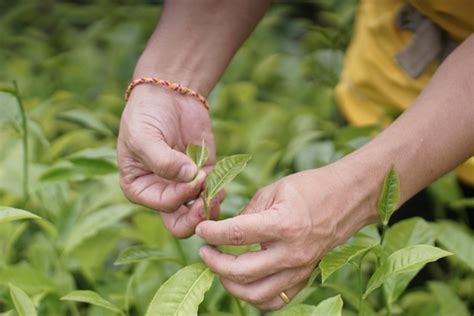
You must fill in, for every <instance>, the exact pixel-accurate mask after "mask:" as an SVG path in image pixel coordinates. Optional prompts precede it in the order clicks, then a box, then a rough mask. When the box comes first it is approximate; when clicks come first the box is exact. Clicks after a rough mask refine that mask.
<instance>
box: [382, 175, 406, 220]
mask: <svg viewBox="0 0 474 316" xmlns="http://www.w3.org/2000/svg"><path fill="white" fill-rule="evenodd" d="M399 201H400V180H399V179H398V175H397V172H396V171H395V169H394V168H393V167H391V168H390V170H389V171H388V172H387V174H386V175H385V178H384V180H383V188H382V193H381V194H380V198H379V201H378V203H377V209H378V210H379V215H380V219H381V220H382V224H384V225H387V224H388V220H389V219H390V216H392V214H393V212H395V210H396V209H397V207H398V203H399Z"/></svg>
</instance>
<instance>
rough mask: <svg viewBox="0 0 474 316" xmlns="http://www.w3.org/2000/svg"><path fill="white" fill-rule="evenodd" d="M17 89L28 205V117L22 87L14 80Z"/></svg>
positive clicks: (24, 198)
mask: <svg viewBox="0 0 474 316" xmlns="http://www.w3.org/2000/svg"><path fill="white" fill-rule="evenodd" d="M13 87H14V89H15V97H16V99H17V101H18V106H19V108H20V114H21V129H22V143H23V204H24V205H26V203H27V202H28V198H29V170H28V160H29V154H28V119H27V117H26V112H25V108H24V107H23V102H22V100H21V97H20V89H19V88H18V84H17V83H16V81H13Z"/></svg>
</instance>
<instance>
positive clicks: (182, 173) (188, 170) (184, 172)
mask: <svg viewBox="0 0 474 316" xmlns="http://www.w3.org/2000/svg"><path fill="white" fill-rule="evenodd" d="M196 172H197V169H196V167H195V166H193V165H184V166H182V167H181V169H180V170H179V173H178V177H177V179H178V180H179V181H183V182H189V181H191V180H192V179H194V176H195V175H196Z"/></svg>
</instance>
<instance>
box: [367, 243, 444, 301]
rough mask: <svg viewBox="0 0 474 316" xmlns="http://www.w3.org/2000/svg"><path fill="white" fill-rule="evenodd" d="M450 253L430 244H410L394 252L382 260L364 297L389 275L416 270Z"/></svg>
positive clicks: (370, 280)
mask: <svg viewBox="0 0 474 316" xmlns="http://www.w3.org/2000/svg"><path fill="white" fill-rule="evenodd" d="M449 255H452V253H450V252H447V251H444V250H442V249H440V248H437V247H433V246H428V245H415V246H409V247H406V248H403V249H400V250H398V251H396V252H394V253H393V254H391V255H390V256H389V257H388V258H386V259H385V260H383V261H382V264H381V265H380V267H379V268H378V269H377V270H376V271H375V272H374V274H373V275H372V277H371V278H370V279H369V282H368V284H367V290H366V291H365V294H364V298H365V297H367V296H368V295H369V294H370V293H371V292H372V291H373V290H375V289H376V288H378V287H379V286H381V285H382V283H383V282H385V281H386V280H387V279H388V278H389V277H392V276H395V275H398V274H401V273H405V272H412V271H415V270H417V269H420V267H423V266H424V265H425V264H427V263H429V262H433V261H436V260H438V259H440V258H443V257H446V256H449Z"/></svg>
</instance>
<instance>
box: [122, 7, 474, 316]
mask: <svg viewBox="0 0 474 316" xmlns="http://www.w3.org/2000/svg"><path fill="white" fill-rule="evenodd" d="M267 6H268V2H267V1H253V0H245V1H244V0H242V1H238V2H237V1H231V0H229V1H217V0H216V1H214V0H206V1H204V0H202V1H199V3H198V2H197V1H194V2H191V1H186V0H173V1H167V2H165V5H164V10H163V13H162V16H161V19H160V22H159V24H158V26H157V28H156V30H155V32H154V34H153V35H152V37H151V39H150V42H149V43H148V46H147V48H146V49H145V51H144V53H143V55H142V57H141V58H140V60H139V62H138V64H137V67H136V70H135V74H134V78H140V77H159V78H162V79H167V80H170V81H174V82H179V83H181V84H183V85H185V86H188V87H190V88H192V89H194V90H196V91H198V92H200V93H201V94H203V95H204V96H207V95H208V93H209V92H210V91H211V89H212V87H213V86H214V85H215V84H216V82H217V81H218V80H219V78H220V76H221V75H222V73H223V71H224V69H225V68H226V66H227V64H228V63H229V61H230V59H231V58H232V56H233V55H234V53H235V51H236V50H237V49H238V47H240V45H241V44H242V42H243V41H244V40H245V38H246V37H247V36H248V35H249V34H250V32H251V31H252V30H253V29H254V27H255V25H256V24H257V23H258V21H259V20H260V18H261V17H262V16H263V14H264V12H265V10H266V8H267ZM178 21H179V22H178ZM184 39H185V40H184ZM203 69H205V71H203ZM473 69H474V35H471V36H470V37H469V38H468V39H467V40H465V42H464V43H462V44H461V45H460V46H459V47H458V48H457V49H456V50H455V51H454V52H453V53H452V54H451V55H450V57H449V58H448V59H447V60H445V62H443V64H442V65H441V66H440V68H439V69H438V71H437V72H436V74H435V76H434V77H433V79H432V80H431V82H430V83H429V85H428V86H427V87H426V88H425V89H424V91H423V92H422V93H421V95H420V96H419V97H418V98H417V99H416V101H415V102H414V103H413V104H412V106H411V107H410V108H409V109H408V110H407V111H405V113H403V114H402V115H401V116H400V117H399V118H398V119H397V120H396V121H395V122H394V123H393V124H391V125H390V126H389V127H388V128H387V129H386V130H384V131H383V132H382V133H380V134H379V135H378V136H377V137H375V138H374V139H373V140H372V141H371V142H369V143H368V144H367V145H365V146H364V147H362V148H360V149H359V150H357V151H355V152H353V153H352V154H350V155H348V156H346V157H344V158H343V159H341V160H339V161H337V162H335V163H333V164H331V165H328V166H325V167H323V168H319V169H315V170H308V171H304V172H299V173H296V174H293V175H290V176H288V177H284V178H282V179H280V180H279V181H277V182H275V183H273V184H271V185H269V186H267V187H265V188H262V189H261V190H259V191H258V192H257V193H256V194H255V196H254V197H253V199H252V200H251V201H250V203H249V204H248V205H247V206H246V208H245V209H244V210H243V211H242V212H241V214H240V215H239V216H236V217H234V218H231V219H226V220H222V221H214V220H204V212H203V207H202V203H201V202H200V201H196V202H195V203H192V204H191V205H189V203H188V204H187V205H188V206H187V205H186V202H188V201H193V200H194V199H195V198H196V196H198V194H199V192H200V191H201V189H202V184H203V181H204V178H205V175H206V172H208V171H209V170H210V168H212V166H213V164H214V161H215V147H214V142H213V137H212V129H211V122H210V119H209V116H208V113H207V112H206V110H205V109H204V108H203V107H202V105H201V104H200V103H199V102H198V101H196V100H195V99H193V98H191V97H185V96H182V95H179V94H177V93H174V92H170V91H167V90H165V89H163V88H160V87H156V86H152V85H142V86H138V87H137V88H135V89H134V91H133V93H132V95H131V97H130V100H129V102H128V103H127V106H126V108H125V111H124V113H123V115H122V121H121V126H120V135H119V140H118V159H119V166H120V175H121V187H122V189H123V191H124V193H125V195H126V196H127V197H128V198H129V199H130V200H131V201H133V202H135V203H139V204H142V205H145V206H148V207H151V208H153V209H156V210H159V211H160V214H161V217H162V219H163V221H164V223H165V225H166V227H167V228H168V229H169V230H170V231H171V232H172V233H173V234H174V235H175V236H177V237H181V238H182V237H187V236H190V235H192V234H193V233H196V234H197V235H198V236H200V237H202V238H203V239H204V240H205V241H206V242H207V243H208V244H209V245H216V246H217V245H244V244H253V243H260V244H261V245H262V250H261V251H258V252H253V253H244V254H242V255H240V256H232V255H228V254H224V253H220V252H219V251H218V250H216V248H214V247H212V246H209V245H208V246H204V247H202V248H201V249H200V255H201V257H202V259H203V261H205V263H206V264H207V265H208V266H209V267H210V269H211V270H212V271H214V272H215V273H216V274H217V275H218V276H219V277H220V280H221V282H222V284H223V285H224V287H225V288H226V289H227V291H229V292H230V293H231V294H232V295H234V296H236V297H238V298H241V299H243V300H245V301H248V302H250V303H252V304H253V305H255V306H256V307H258V308H260V309H263V310H274V309H279V308H281V307H282V306H283V304H284V303H283V301H282V300H281V298H280V297H279V293H280V292H282V291H285V293H286V294H287V295H288V297H289V298H290V299H291V298H293V297H294V296H295V295H296V294H297V293H298V292H299V291H300V290H301V289H302V288H303V287H304V286H305V283H306V281H307V279H308V278H309V275H310V273H311V271H312V270H313V269H314V267H315V266H316V265H317V263H318V262H319V260H320V259H321V257H322V256H323V255H324V254H325V253H327V252H328V251H329V250H330V249H332V248H334V247H335V246H337V245H339V244H341V243H343V242H344V241H346V240H347V239H349V238H350V237H351V236H352V235H353V234H354V233H355V232H357V231H358V230H359V229H360V228H362V227H364V226H365V225H367V224H370V223H374V222H376V221H377V220H378V216H377V211H376V202H377V199H378V196H379V194H380V190H381V186H382V181H383V177H384V175H385V173H386V172H387V170H388V169H389V168H390V166H394V167H395V169H396V170H397V172H398V174H399V176H400V182H401V203H404V202H405V201H406V200H407V199H409V198H410V197H412V196H413V195H414V194H415V193H417V192H418V191H420V190H421V189H423V188H424V187H426V186H427V185H429V184H430V183H431V182H433V181H434V180H435V179H437V178H438V177H440V176H441V175H443V174H445V173H446V172H448V171H449V170H452V169H453V168H454V167H456V166H457V165H459V164H460V163H462V162H463V161H464V160H466V159H468V158H469V157H470V156H472V155H474V101H473V100H474V73H473ZM202 139H204V140H205V143H206V146H207V147H208V148H209V151H210V160H209V162H208V165H207V166H206V168H205V170H204V171H200V172H199V173H198V172H197V169H196V166H195V165H194V164H193V163H192V161H190V159H188V158H187V157H186V156H185V155H184V154H183V152H184V150H185V148H186V145H187V144H190V143H194V144H200V143H201V140H202ZM181 170H186V171H185V172H184V171H183V172H181V173H180V171H181ZM222 199H223V193H221V194H220V195H219V196H218V198H216V200H215V201H213V203H212V213H213V216H214V218H217V215H218V211H219V210H218V205H219V203H220V201H222Z"/></svg>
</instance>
